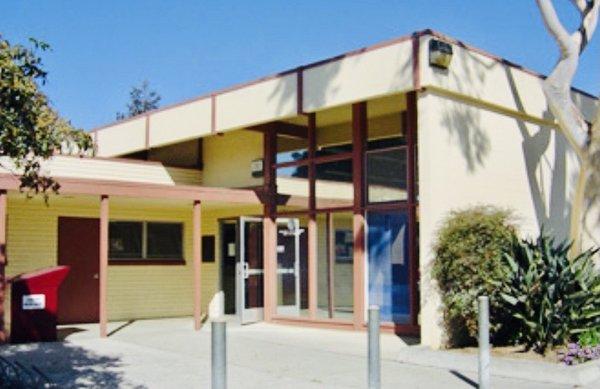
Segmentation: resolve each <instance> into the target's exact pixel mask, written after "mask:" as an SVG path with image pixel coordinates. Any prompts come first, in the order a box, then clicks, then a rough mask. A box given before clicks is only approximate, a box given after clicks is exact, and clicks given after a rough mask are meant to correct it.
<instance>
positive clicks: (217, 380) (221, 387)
mask: <svg viewBox="0 0 600 389" xmlns="http://www.w3.org/2000/svg"><path fill="white" fill-rule="evenodd" d="M226 324H227V323H226V322H225V321H224V320H216V321H213V322H212V323H211V366H212V371H211V375H212V381H211V382H212V385H211V388H212V389H225V388H226V387H227V340H226V329H227V326H226Z"/></svg>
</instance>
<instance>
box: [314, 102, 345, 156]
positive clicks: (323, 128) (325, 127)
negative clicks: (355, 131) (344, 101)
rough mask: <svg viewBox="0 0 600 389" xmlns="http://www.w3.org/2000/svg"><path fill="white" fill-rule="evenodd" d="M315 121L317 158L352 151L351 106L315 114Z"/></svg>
mask: <svg viewBox="0 0 600 389" xmlns="http://www.w3.org/2000/svg"><path fill="white" fill-rule="evenodd" d="M315 119H316V125H317V128H316V129H315V135H316V143H317V150H316V155H317V156H323V155H332V154H339V153H344V152H350V151H352V106H350V105H346V106H343V107H337V108H331V109H327V110H324V111H321V112H317V113H316V118H315Z"/></svg>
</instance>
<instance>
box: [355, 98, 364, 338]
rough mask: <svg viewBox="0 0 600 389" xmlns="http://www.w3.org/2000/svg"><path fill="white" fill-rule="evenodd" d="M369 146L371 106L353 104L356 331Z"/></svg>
mask: <svg viewBox="0 0 600 389" xmlns="http://www.w3.org/2000/svg"><path fill="white" fill-rule="evenodd" d="M366 143H367V103H365V102H361V103H356V104H353V105H352V144H353V149H352V152H353V154H354V157H353V159H352V168H353V184H354V211H353V213H354V215H353V222H352V224H353V233H354V245H353V255H352V256H353V276H354V278H353V289H354V290H353V293H354V328H356V329H361V328H362V327H363V324H364V322H365V317H364V310H365V290H364V278H365V260H366V257H365V217H364V208H363V207H364V205H365V196H364V192H365V175H364V155H365V148H366Z"/></svg>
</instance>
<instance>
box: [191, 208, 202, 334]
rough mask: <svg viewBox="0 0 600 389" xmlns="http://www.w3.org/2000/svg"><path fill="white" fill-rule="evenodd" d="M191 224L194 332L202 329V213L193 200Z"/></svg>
mask: <svg viewBox="0 0 600 389" xmlns="http://www.w3.org/2000/svg"><path fill="white" fill-rule="evenodd" d="M192 218H193V222H192V225H193V226H192V231H193V232H192V234H193V238H192V240H193V242H192V250H193V252H194V254H193V262H194V277H193V278H194V330H196V331H198V330H199V329H200V328H201V327H202V289H201V278H202V277H201V276H202V273H201V267H202V266H201V265H202V211H201V203H200V200H194V206H193V215H192Z"/></svg>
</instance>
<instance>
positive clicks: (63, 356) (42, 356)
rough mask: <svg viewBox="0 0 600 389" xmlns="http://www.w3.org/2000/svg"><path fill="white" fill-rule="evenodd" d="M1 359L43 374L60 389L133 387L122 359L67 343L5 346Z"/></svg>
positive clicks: (0, 349) (1, 350) (0, 353)
mask: <svg viewBox="0 0 600 389" xmlns="http://www.w3.org/2000/svg"><path fill="white" fill-rule="evenodd" d="M0 356H2V357H3V358H5V359H7V360H8V361H10V362H11V363H13V364H16V365H22V366H24V367H25V368H27V369H30V370H33V371H38V372H40V374H43V376H45V377H48V379H49V380H50V381H51V382H52V383H53V384H55V385H57V386H58V387H60V388H74V387H77V388H81V387H104V388H106V387H111V388H114V387H121V386H123V385H127V386H132V385H131V383H127V382H125V380H124V377H123V373H122V372H121V371H120V368H121V367H122V362H121V361H120V359H119V358H115V357H108V356H103V355H99V354H96V353H94V352H91V351H89V350H86V349H84V348H82V347H79V346H76V345H73V344H70V343H67V342H48V343H30V344H22V345H15V346H5V347H3V348H0ZM0 386H1V383H0Z"/></svg>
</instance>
